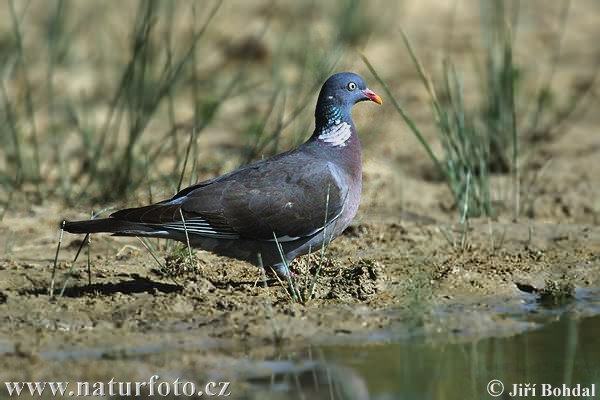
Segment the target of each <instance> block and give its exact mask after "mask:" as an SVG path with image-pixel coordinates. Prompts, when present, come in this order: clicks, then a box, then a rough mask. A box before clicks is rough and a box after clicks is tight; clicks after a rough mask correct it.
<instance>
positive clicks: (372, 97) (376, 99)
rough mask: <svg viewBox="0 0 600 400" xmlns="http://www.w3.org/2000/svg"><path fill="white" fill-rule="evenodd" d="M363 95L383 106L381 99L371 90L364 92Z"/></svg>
mask: <svg viewBox="0 0 600 400" xmlns="http://www.w3.org/2000/svg"><path fill="white" fill-rule="evenodd" d="M362 92H363V94H364V95H365V96H367V97H368V98H369V99H370V100H371V101H374V102H375V103H377V104H381V103H382V101H381V97H379V96H378V95H377V94H375V92H373V91H372V90H369V89H365V90H362Z"/></svg>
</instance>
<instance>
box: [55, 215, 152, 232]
mask: <svg viewBox="0 0 600 400" xmlns="http://www.w3.org/2000/svg"><path fill="white" fill-rule="evenodd" d="M64 229H65V231H67V232H70V233H101V232H106V233H113V234H116V235H135V234H140V235H143V234H149V233H152V232H156V229H154V228H152V227H150V226H147V225H144V224H140V223H136V222H129V221H122V220H118V219H115V218H103V219H90V220H87V221H71V222H67V221H65V223H64Z"/></svg>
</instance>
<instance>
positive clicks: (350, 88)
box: [348, 82, 356, 91]
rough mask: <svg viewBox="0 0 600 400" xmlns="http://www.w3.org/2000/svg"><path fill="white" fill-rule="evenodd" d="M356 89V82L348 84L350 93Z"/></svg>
mask: <svg viewBox="0 0 600 400" xmlns="http://www.w3.org/2000/svg"><path fill="white" fill-rule="evenodd" d="M354 89H356V83H354V82H350V83H349V84H348V90H349V91H353V90H354Z"/></svg>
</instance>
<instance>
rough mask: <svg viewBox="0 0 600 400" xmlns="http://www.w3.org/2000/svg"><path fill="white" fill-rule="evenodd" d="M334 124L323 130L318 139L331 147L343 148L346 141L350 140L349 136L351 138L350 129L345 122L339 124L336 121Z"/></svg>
mask: <svg viewBox="0 0 600 400" xmlns="http://www.w3.org/2000/svg"><path fill="white" fill-rule="evenodd" d="M335 122H336V123H335V125H331V126H329V127H327V128H323V130H322V131H321V134H320V135H319V136H318V138H319V140H322V141H324V142H325V143H329V144H331V145H332V146H336V147H337V146H341V147H343V146H345V145H346V142H347V141H348V139H350V136H352V129H351V126H350V124H349V123H347V122H340V120H336V121H335Z"/></svg>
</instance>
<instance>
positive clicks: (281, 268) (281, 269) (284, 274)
mask: <svg viewBox="0 0 600 400" xmlns="http://www.w3.org/2000/svg"><path fill="white" fill-rule="evenodd" d="M272 268H273V270H274V271H275V273H276V274H277V276H279V278H281V279H287V278H288V276H290V275H293V274H292V272H291V271H290V269H289V268H288V266H287V265H286V264H285V263H283V262H280V263H277V264H274V265H273V267H272Z"/></svg>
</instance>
